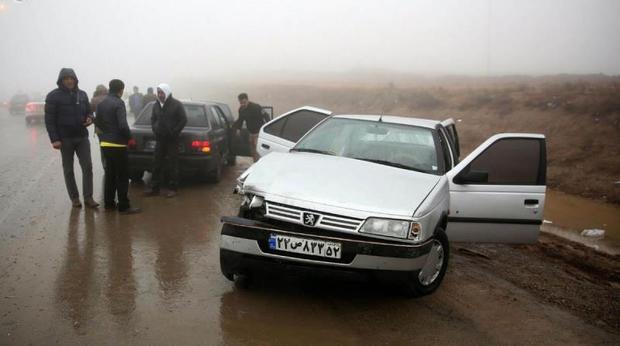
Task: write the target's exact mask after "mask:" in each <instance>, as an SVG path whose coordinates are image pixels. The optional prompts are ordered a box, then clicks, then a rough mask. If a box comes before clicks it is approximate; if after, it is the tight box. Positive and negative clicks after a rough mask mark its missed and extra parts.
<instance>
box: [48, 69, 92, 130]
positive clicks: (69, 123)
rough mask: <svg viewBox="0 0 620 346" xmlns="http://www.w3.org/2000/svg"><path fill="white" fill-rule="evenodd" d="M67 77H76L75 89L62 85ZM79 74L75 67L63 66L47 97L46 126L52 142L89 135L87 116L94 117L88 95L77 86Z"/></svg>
mask: <svg viewBox="0 0 620 346" xmlns="http://www.w3.org/2000/svg"><path fill="white" fill-rule="evenodd" d="M65 77H73V78H75V81H76V85H75V89H73V90H69V89H67V88H65V87H64V86H63V85H62V79H63V78H65ZM77 82H78V79H77V76H76V75H75V72H74V71H73V69H70V68H63V69H62V70H60V73H59V74H58V80H57V81H56V85H58V88H56V89H54V90H52V91H51V92H50V93H49V94H47V97H46V98H45V127H46V128H47V133H48V135H49V137H50V141H51V142H56V141H62V139H63V138H80V137H88V130H87V129H86V127H85V126H84V121H86V118H87V117H91V118H92V117H93V115H92V112H91V109H90V104H89V102H88V95H87V94H86V93H85V92H84V91H82V90H80V89H79V88H78V86H77Z"/></svg>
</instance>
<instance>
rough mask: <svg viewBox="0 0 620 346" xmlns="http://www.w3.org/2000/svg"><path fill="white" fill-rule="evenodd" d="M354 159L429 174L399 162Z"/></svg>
mask: <svg viewBox="0 0 620 346" xmlns="http://www.w3.org/2000/svg"><path fill="white" fill-rule="evenodd" d="M354 159H356V160H362V161H368V162H372V163H378V164H380V165H386V166H390V167H396V168H402V169H407V170H410V171H416V172H421V173H428V172H427V171H425V170H423V169H419V168H415V167H411V166H407V165H403V164H402V163H398V162H392V161H385V160H375V159H367V158H363V157H354Z"/></svg>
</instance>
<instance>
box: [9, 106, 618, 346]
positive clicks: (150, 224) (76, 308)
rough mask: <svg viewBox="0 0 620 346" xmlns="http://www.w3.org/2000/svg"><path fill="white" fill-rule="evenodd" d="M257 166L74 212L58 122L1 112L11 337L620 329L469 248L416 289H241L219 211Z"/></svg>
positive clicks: (231, 337) (438, 337)
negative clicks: (510, 276)
mask: <svg viewBox="0 0 620 346" xmlns="http://www.w3.org/2000/svg"><path fill="white" fill-rule="evenodd" d="M91 145H93V148H92V152H93V164H94V172H95V197H96V199H98V200H100V199H101V196H102V177H103V174H102V169H101V165H100V162H99V156H98V150H96V147H95V145H96V141H95V140H94V139H92V140H91ZM249 164H250V163H249V161H247V160H241V162H240V163H239V164H238V166H237V167H234V168H232V169H227V170H226V171H225V173H224V179H223V181H222V182H220V183H219V184H215V185H213V184H203V183H197V182H190V183H187V184H185V185H184V186H183V187H182V188H181V189H180V191H179V192H180V193H179V196H178V197H177V198H175V199H164V198H150V199H143V198H142V196H140V193H141V191H142V189H143V186H139V185H138V186H135V185H132V186H131V190H130V198H131V199H132V202H133V203H134V204H135V205H137V206H140V207H142V208H143V213H142V214H139V215H131V216H120V215H117V214H116V213H110V212H104V211H103V210H98V211H92V210H85V209H72V208H71V207H70V203H69V200H68V197H67V194H66V190H65V187H64V182H63V178H62V171H61V165H60V155H59V153H58V152H57V151H54V150H52V149H51V146H50V144H49V141H48V138H47V134H46V132H45V129H44V127H43V126H32V127H26V126H25V124H24V121H23V119H22V118H21V117H19V116H9V115H8V113H7V112H6V110H0V263H1V264H0V344H31V343H32V344H59V343H62V344H248V343H249V344H317V343H323V344H414V343H416V344H419V343H423V344H429V343H435V342H438V343H443V344H486V343H509V344H521V343H525V342H528V343H537V344H538V343H542V344H548V343H550V344H564V343H605V342H608V341H609V340H614V337H613V336H611V337H610V335H609V334H606V333H605V332H603V331H601V330H598V329H593V328H592V327H591V326H588V325H586V324H584V323H583V322H582V321H581V320H580V319H578V318H577V317H575V316H573V315H570V314H568V313H566V312H564V311H561V310H559V309H557V308H555V307H552V306H548V305H545V304H544V303H542V302H539V301H537V300H536V299H535V298H534V297H532V296H531V295H530V294H528V293H527V292H525V291H523V290H520V289H518V288H516V287H515V286H512V285H511V284H509V283H508V282H506V281H503V280H499V279H497V278H496V277H495V276H494V275H493V273H489V272H485V271H484V270H481V269H479V268H477V267H476V266H475V263H474V262H472V261H470V260H469V259H467V258H465V257H462V256H460V257H459V256H453V257H452V258H451V261H452V262H451V265H450V269H449V272H448V274H447V276H446V279H445V280H444V284H443V286H442V287H441V288H440V289H439V291H437V292H436V293H435V294H434V295H432V296H430V297H425V298H421V299H415V300H410V299H406V298H403V297H401V296H399V295H397V294H394V293H391V292H390V289H389V288H387V287H381V286H376V285H373V284H369V283H366V282H364V281H359V280H357V279H355V278H351V279H346V280H341V279H338V278H332V277H317V276H314V275H290V274H287V275H286V277H284V278H281V279H278V278H271V277H270V278H268V279H266V280H263V281H259V282H258V283H257V284H256V285H255V286H254V287H253V288H252V289H250V290H247V291H246V290H238V289H235V288H234V286H233V285H232V283H230V282H229V281H227V280H226V279H225V278H224V277H223V276H222V275H221V274H220V272H219V261H218V241H219V230H220V223H219V218H220V216H222V215H230V214H234V213H235V211H236V209H237V206H238V200H237V197H236V196H234V195H232V193H231V192H232V188H233V186H234V180H235V178H236V176H237V175H238V174H239V173H240V172H241V171H242V170H243V169H244V168H247V167H248V166H249ZM76 169H77V170H78V171H79V168H78V166H77V162H76ZM77 177H78V186H80V185H81V183H80V182H81V175H80V174H79V173H78V174H77ZM80 190H81V189H80Z"/></svg>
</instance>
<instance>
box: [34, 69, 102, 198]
mask: <svg viewBox="0 0 620 346" xmlns="http://www.w3.org/2000/svg"><path fill="white" fill-rule="evenodd" d="M56 84H57V85H58V88H56V89H54V90H52V91H51V92H50V93H49V94H47V97H46V99H45V127H46V128H47V133H48V135H49V138H50V141H51V142H52V147H53V148H54V149H57V150H60V153H61V157H62V168H63V171H64V176H65V185H66V186H67V192H68V193H69V197H70V198H71V201H72V203H73V206H74V207H75V208H81V207H82V203H81V202H80V194H79V191H78V188H77V185H76V183H75V174H74V172H73V157H74V155H75V154H77V157H78V160H79V162H80V167H82V193H83V194H84V204H86V206H87V207H89V208H96V207H98V206H99V204H98V203H97V202H95V200H94V199H93V164H92V161H91V158H90V141H89V140H88V129H86V127H88V126H90V125H91V124H92V123H93V114H92V112H91V109H90V104H89V102H88V95H87V94H86V93H85V92H84V91H82V90H80V89H79V88H78V78H77V76H76V74H75V72H74V71H73V69H70V68H63V69H62V70H60V73H59V74H58V80H57V81H56Z"/></svg>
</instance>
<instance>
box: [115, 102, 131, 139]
mask: <svg viewBox="0 0 620 346" xmlns="http://www.w3.org/2000/svg"><path fill="white" fill-rule="evenodd" d="M116 121H117V122H118V129H119V131H120V132H121V134H122V135H123V138H125V140H127V141H129V139H130V138H131V131H130V130H129V124H128V123H127V109H126V108H125V102H123V101H120V102H119V104H118V107H116Z"/></svg>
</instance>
